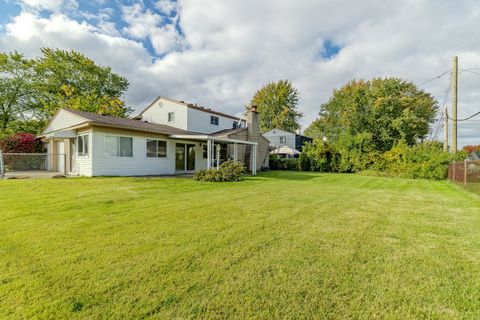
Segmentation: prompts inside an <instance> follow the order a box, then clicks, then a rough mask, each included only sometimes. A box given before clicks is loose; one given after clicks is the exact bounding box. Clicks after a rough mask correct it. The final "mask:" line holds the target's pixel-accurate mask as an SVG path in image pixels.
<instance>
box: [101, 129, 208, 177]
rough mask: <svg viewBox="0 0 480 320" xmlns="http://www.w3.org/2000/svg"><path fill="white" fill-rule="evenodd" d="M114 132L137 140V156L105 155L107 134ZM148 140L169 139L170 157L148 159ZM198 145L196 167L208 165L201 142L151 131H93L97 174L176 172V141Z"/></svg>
mask: <svg viewBox="0 0 480 320" xmlns="http://www.w3.org/2000/svg"><path fill="white" fill-rule="evenodd" d="M108 135H114V136H122V137H131V138H132V139H133V157H111V156H108V155H105V136H108ZM146 139H160V140H166V141H167V158H147V155H146ZM176 143H188V144H195V145H196V148H195V158H196V159H195V169H196V170H199V169H201V168H205V167H206V165H207V161H206V160H204V159H203V157H202V147H201V143H200V142H191V141H180V140H173V139H163V138H158V137H152V136H149V135H148V134H145V135H144V134H142V133H138V134H136V133H135V134H133V133H130V134H118V133H109V131H108V130H98V129H95V131H94V132H93V175H94V176H144V175H163V174H174V173H175V144H176Z"/></svg>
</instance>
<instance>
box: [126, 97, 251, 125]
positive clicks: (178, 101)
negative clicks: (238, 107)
mask: <svg viewBox="0 0 480 320" xmlns="http://www.w3.org/2000/svg"><path fill="white" fill-rule="evenodd" d="M160 99H164V100H167V101H170V102H173V103H177V104H180V105H183V106H186V107H187V108H191V109H195V110H199V111H203V112H207V113H212V114H215V115H218V116H222V117H225V118H230V119H233V120H237V121H241V120H242V119H241V118H239V117H235V116H232V115H229V114H226V113H223V112H220V111H216V110H212V109H210V108H206V107H202V106H198V105H196V104H193V103H186V102H185V101H180V100H175V99H171V98H167V97H162V96H158V97H157V98H156V99H155V100H153V102H152V103H150V104H149V105H148V106H147V107H146V108H145V109H144V110H143V111H142V112H140V113H139V114H138V115H137V116H136V117H135V118H141V116H142V114H143V113H144V112H145V111H147V110H148V109H150V108H151V107H152V106H153V105H154V104H155V103H157V102H158V101H159V100H160Z"/></svg>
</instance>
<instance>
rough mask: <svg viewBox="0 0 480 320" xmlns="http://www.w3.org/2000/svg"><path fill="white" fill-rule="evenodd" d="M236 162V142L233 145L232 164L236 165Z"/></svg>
mask: <svg viewBox="0 0 480 320" xmlns="http://www.w3.org/2000/svg"><path fill="white" fill-rule="evenodd" d="M237 161H238V145H237V143H236V142H234V143H233V162H235V163H237Z"/></svg>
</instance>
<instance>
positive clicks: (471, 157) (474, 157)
mask: <svg viewBox="0 0 480 320" xmlns="http://www.w3.org/2000/svg"><path fill="white" fill-rule="evenodd" d="M465 160H467V161H479V160H480V151H473V152H470V153H469V154H468V156H467V157H466V158H465Z"/></svg>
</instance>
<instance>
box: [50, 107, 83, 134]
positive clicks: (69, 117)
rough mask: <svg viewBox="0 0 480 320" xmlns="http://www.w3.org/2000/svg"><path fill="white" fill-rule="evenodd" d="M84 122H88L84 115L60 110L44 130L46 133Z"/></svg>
mask: <svg viewBox="0 0 480 320" xmlns="http://www.w3.org/2000/svg"><path fill="white" fill-rule="evenodd" d="M83 122H86V120H85V119H83V118H82V117H79V116H77V115H74V114H72V113H70V112H68V111H65V110H60V111H59V112H58V113H57V114H56V116H55V117H54V118H53V119H52V121H50V123H49V124H48V127H47V128H46V129H45V130H44V133H49V132H52V131H56V130H62V129H66V128H69V127H72V126H75V125H77V124H80V123H83Z"/></svg>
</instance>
